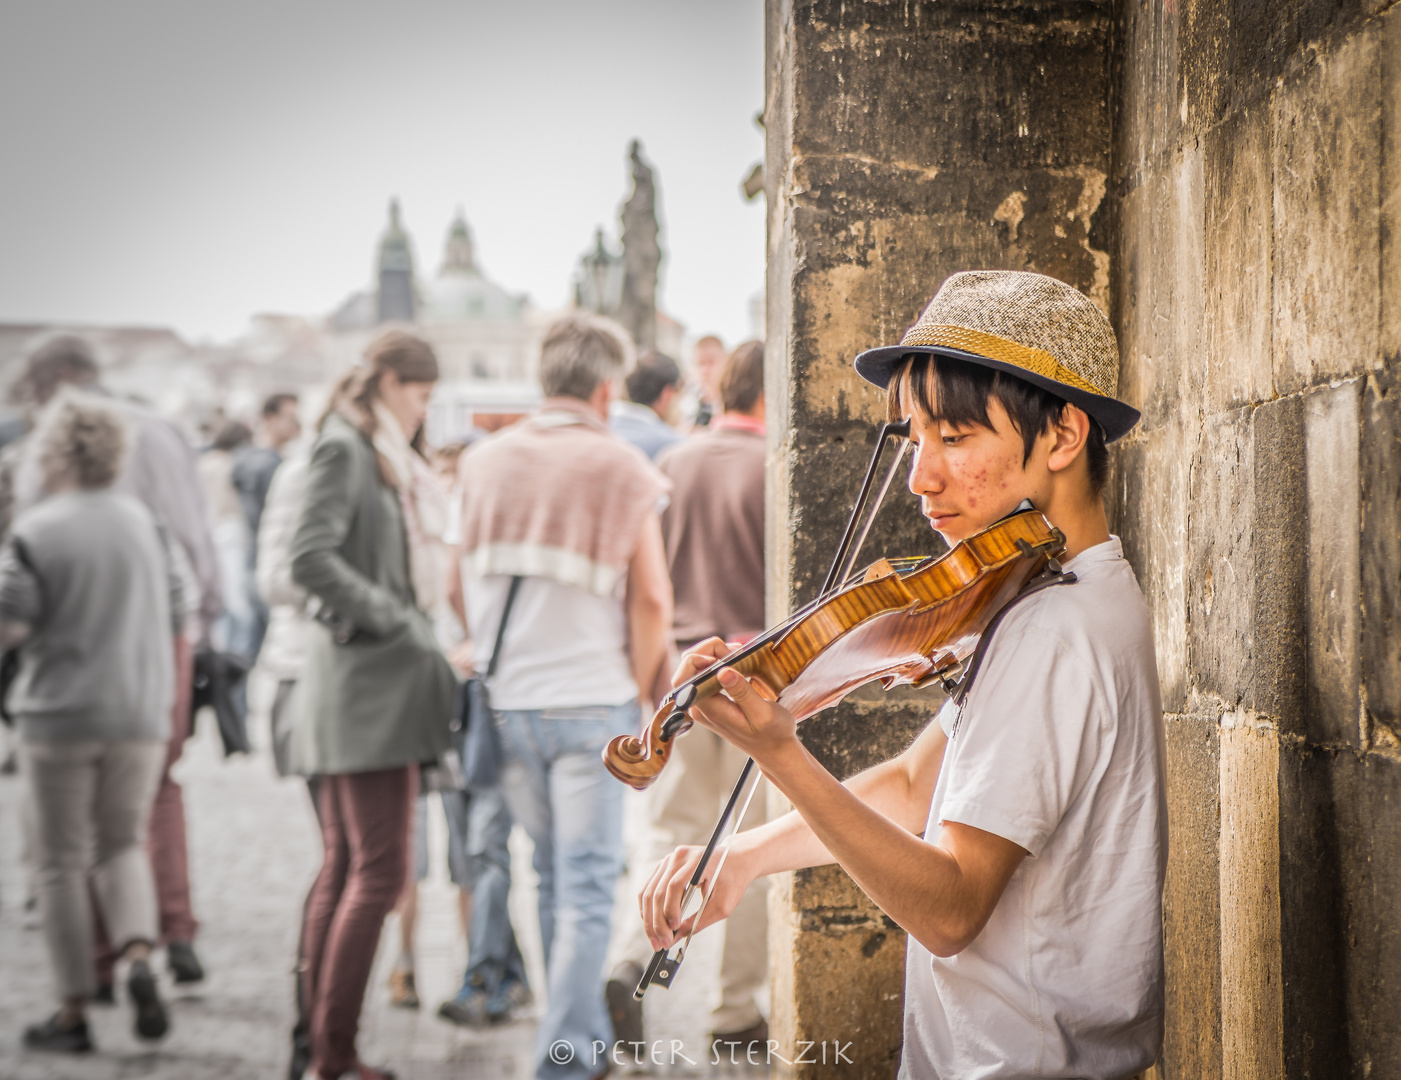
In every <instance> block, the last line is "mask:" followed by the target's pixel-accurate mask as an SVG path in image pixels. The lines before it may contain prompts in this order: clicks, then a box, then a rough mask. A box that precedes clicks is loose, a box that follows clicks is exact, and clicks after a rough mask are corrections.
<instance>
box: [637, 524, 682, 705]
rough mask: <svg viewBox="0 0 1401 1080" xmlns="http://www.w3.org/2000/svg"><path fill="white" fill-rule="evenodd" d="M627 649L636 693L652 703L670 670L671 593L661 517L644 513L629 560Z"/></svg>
mask: <svg viewBox="0 0 1401 1080" xmlns="http://www.w3.org/2000/svg"><path fill="white" fill-rule="evenodd" d="M627 616H628V649H629V652H630V654H631V660H632V674H633V678H634V679H636V680H637V691H638V694H639V695H640V696H641V697H643V698H645V699H647V700H648V701H650V702H653V703H655V702H656V701H657V700H658V699H659V698H661V697H663V696H665V694H666V689H667V680H666V672H667V671H669V670H670V664H669V663H668V661H669V660H670V652H671V616H672V595H671V578H670V576H669V575H668V574H667V568H666V548H665V547H664V546H663V544H662V523H661V518H659V517H658V516H657V515H656V514H649V515H647V521H646V522H645V523H644V524H643V526H642V535H641V537H640V538H639V539H638V542H637V550H636V551H634V552H633V555H632V558H631V559H630V560H628V577H627Z"/></svg>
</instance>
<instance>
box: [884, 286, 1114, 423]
mask: <svg viewBox="0 0 1401 1080" xmlns="http://www.w3.org/2000/svg"><path fill="white" fill-rule="evenodd" d="M918 353H925V354H928V355H932V356H945V357H948V358H949V359H951V360H963V361H965V362H967V363H970V364H978V365H979V366H981V367H986V368H991V369H993V370H994V371H1000V372H1003V373H1004V374H1006V375H1013V376H1015V377H1016V378H1018V379H1024V380H1025V381H1026V382H1029V383H1031V384H1033V385H1034V386H1039V387H1041V388H1042V389H1043V390H1046V391H1048V392H1050V393H1052V394H1054V395H1055V396H1056V397H1058V398H1062V399H1063V400H1065V401H1068V402H1070V403H1071V404H1072V405H1078V406H1079V407H1080V408H1082V409H1084V410H1085V412H1086V413H1087V414H1089V416H1090V418H1091V419H1093V420H1096V421H1098V422H1099V425H1100V426H1101V427H1102V428H1104V438H1105V441H1106V442H1113V441H1114V440H1115V439H1117V438H1119V437H1120V436H1121V435H1124V434H1126V433H1127V432H1128V431H1129V429H1130V428H1132V427H1133V426H1134V424H1136V423H1138V417H1139V413H1138V410H1137V409H1135V408H1134V407H1133V406H1132V405H1126V404H1125V403H1124V402H1122V401H1120V400H1118V398H1117V397H1115V394H1116V393H1117V392H1118V388H1119V345H1118V342H1117V341H1116V340H1115V338H1114V328H1113V327H1112V326H1110V325H1109V320H1108V319H1106V318H1105V317H1104V316H1103V315H1102V314H1101V313H1100V310H1099V308H1097V307H1095V305H1094V304H1093V303H1092V302H1091V300H1090V298H1089V297H1087V296H1086V295H1085V294H1084V293H1082V292H1080V291H1079V290H1078V289H1073V288H1071V287H1070V286H1069V285H1067V284H1065V283H1064V282H1063V281H1057V280H1056V279H1055V278H1052V277H1047V276H1046V275H1045V274H1028V273H1025V272H1023V271H1017V270H969V271H966V272H964V273H961V274H954V275H953V276H952V277H950V278H948V279H947V280H946V281H945V282H944V284H943V285H941V286H940V287H939V291H938V292H937V293H936V294H935V295H934V299H933V300H931V301H929V306H928V307H926V308H925V309H924V313H923V314H922V315H920V317H919V321H918V322H916V323H915V324H914V326H912V327H910V329H909V330H907V331H906V332H905V336H904V337H903V338H901V339H900V344H899V345H886V346H882V347H881V348H878V349H867V350H866V351H865V352H863V353H861V354H860V355H859V356H857V358H856V373H857V374H858V375H860V376H861V377H862V378H863V379H865V380H866V381H867V382H869V383H874V384H875V385H876V386H879V387H881V388H882V389H883V388H885V387H886V386H887V385H888V384H889V383H890V380H891V378H892V376H894V374H895V372H896V371H897V370H898V369H899V368H900V366H901V364H902V363H903V362H904V361H905V359H906V358H907V357H909V356H911V355H914V354H918Z"/></svg>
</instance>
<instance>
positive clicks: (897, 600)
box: [603, 421, 1074, 999]
mask: <svg viewBox="0 0 1401 1080" xmlns="http://www.w3.org/2000/svg"><path fill="white" fill-rule="evenodd" d="M891 438H898V439H900V440H901V441H900V447H899V450H898V451H897V453H896V455H895V459H894V461H893V463H892V464H891V467H890V469H889V471H888V473H887V475H886V477H885V481H884V484H883V486H882V488H881V491H880V494H879V496H878V497H877V498H876V500H875V503H874V506H873V508H872V510H871V512H870V514H869V515H867V516H866V519H865V524H864V527H862V528H861V529H860V530H859V532H858V529H857V522H858V520H859V519H860V518H861V517H862V511H863V508H864V507H865V505H866V503H867V501H868V497H869V495H870V492H871V489H872V485H873V483H874V480H875V477H876V475H877V471H878V468H879V463H880V458H881V456H882V453H883V451H884V449H885V446H886V444H887V442H888V441H889V440H890V439H891ZM908 442H909V423H908V421H906V422H901V423H891V424H886V425H885V426H884V428H882V430H881V433H880V437H879V439H878V440H877V444H876V449H875V452H874V454H873V455H872V458H871V463H870V466H869V467H868V469H867V471H866V476H865V479H864V481H863V483H862V486H861V491H860V493H859V495H858V496H857V502H856V505H855V506H854V507H853V508H852V513H851V518H850V520H849V521H848V523H847V527H846V530H845V533H844V534H843V536H842V540H841V543H840V545H839V547H838V551H837V556H836V558H835V559H834V560H833V563H832V568H831V570H830V571H829V572H828V574H827V578H826V580H825V581H824V583H823V586H822V589H821V590H820V591H819V593H818V596H817V598H816V599H815V600H813V601H812V602H811V603H809V604H808V605H806V606H805V607H803V608H801V609H800V610H799V611H797V612H795V613H794V614H793V615H792V616H790V617H789V618H788V619H786V620H784V621H783V622H782V623H780V624H779V625H778V626H775V627H774V628H773V629H771V630H769V631H767V632H765V633H764V634H761V635H759V637H757V638H755V639H753V640H752V641H750V642H749V643H747V644H746V645H744V646H743V647H741V648H739V649H737V650H736V651H735V652H733V653H731V654H730V655H729V656H727V657H725V658H724V659H723V660H720V661H717V662H716V663H714V664H712V665H711V666H710V667H708V668H706V669H705V670H703V671H701V672H699V673H697V674H696V675H695V676H693V677H692V678H690V679H688V680H687V681H686V682H684V683H682V684H681V685H680V686H678V687H676V688H675V689H674V690H673V691H672V692H671V693H670V694H669V695H668V696H667V698H666V699H665V700H664V701H663V703H662V705H661V707H660V708H659V709H658V710H657V713H656V715H655V716H653V717H652V719H651V720H650V721H648V722H647V724H646V725H645V726H644V727H643V729H642V731H641V733H640V734H639V735H620V736H618V737H617V738H615V739H613V740H612V742H610V743H609V744H608V745H607V746H606V747H605V748H604V750H603V763H604V765H605V766H606V767H607V769H608V771H609V772H610V773H612V774H613V776H615V777H616V778H617V779H619V780H621V781H622V782H623V783H625V784H628V785H630V786H631V787H633V788H636V789H637V790H639V791H641V790H644V789H646V788H647V787H648V786H649V785H650V784H651V783H652V782H653V781H654V780H656V778H657V777H658V776H659V775H660V774H661V771H662V769H663V768H665V766H666V763H667V761H668V760H669V759H670V756H671V752H672V749H673V746H674V743H675V740H676V739H677V738H678V737H680V736H681V735H682V734H684V733H685V732H686V731H687V730H688V729H689V728H690V727H691V724H692V721H691V719H690V718H689V716H687V710H688V709H690V708H691V707H692V706H694V705H695V704H696V703H697V702H699V701H703V700H705V699H706V698H709V697H713V696H714V695H716V694H718V693H720V692H721V687H720V683H719V680H718V678H717V675H718V674H719V672H720V670H721V669H722V668H726V667H731V668H734V669H735V670H736V671H738V672H739V673H740V674H742V675H744V676H745V677H746V678H748V679H749V681H750V684H751V685H752V686H753V687H754V689H755V690H756V691H757V692H758V693H759V694H761V695H762V696H764V697H766V698H768V699H769V700H770V701H776V702H778V703H779V704H780V705H782V706H784V707H785V708H786V709H788V711H789V712H791V713H792V714H793V716H794V718H795V719H796V720H799V721H801V720H806V719H807V718H809V717H811V716H813V715H814V714H816V713H818V712H820V711H821V710H823V709H825V708H827V707H829V706H831V705H835V704H836V703H837V702H839V701H840V700H841V699H842V698H844V697H845V696H846V695H847V694H849V693H851V691H852V690H854V689H856V688H857V687H859V686H863V685H865V684H866V683H869V682H873V681H875V680H880V682H881V683H882V685H883V686H884V687H885V689H887V690H889V689H891V688H892V687H896V686H905V685H909V686H916V687H919V686H925V685H928V684H930V683H931V682H935V681H937V682H938V683H940V684H941V685H942V686H943V688H944V689H945V690H946V691H948V692H950V693H956V692H957V691H958V690H959V688H960V687H961V688H962V689H963V691H964V692H966V689H967V687H968V685H970V684H971V674H972V673H973V672H974V671H975V669H976V667H977V665H978V664H979V663H980V662H981V656H982V651H981V650H980V649H979V648H978V646H979V643H980V641H982V639H983V636H984V635H985V634H987V633H988V631H989V628H990V627H991V626H992V625H993V624H994V622H995V621H996V620H997V619H998V618H999V616H1000V614H1001V613H1003V612H1005V611H1006V610H1007V608H1008V606H1009V605H1010V604H1011V603H1012V602H1013V601H1014V600H1015V599H1016V598H1017V597H1018V596H1020V595H1024V594H1026V593H1029V592H1030V591H1033V590H1037V589H1039V588H1041V587H1044V586H1045V585H1049V584H1059V583H1062V582H1070V581H1074V575H1073V574H1067V573H1065V572H1063V571H1062V570H1061V567H1060V564H1059V562H1058V559H1059V557H1060V556H1062V555H1063V554H1064V553H1065V536H1064V534H1062V533H1061V531H1060V530H1059V529H1057V528H1055V527H1054V526H1053V525H1052V524H1051V523H1050V522H1049V521H1047V520H1046V518H1045V517H1044V516H1043V515H1042V514H1041V513H1040V512H1038V511H1037V510H1036V509H1035V508H1034V507H1032V505H1031V504H1030V503H1029V502H1023V503H1022V505H1021V506H1019V507H1018V508H1017V509H1016V510H1014V511H1013V512H1012V513H1011V514H1009V515H1008V516H1007V517H1005V518H1003V519H1002V520H1001V521H998V522H996V523H994V524H993V525H990V526H989V527H988V528H986V529H984V530H982V531H981V532H979V533H977V534H975V535H973V536H970V537H968V538H967V539H965V540H962V541H960V542H959V543H957V544H956V545H954V547H953V548H951V549H950V550H949V551H948V552H946V553H945V554H944V555H941V556H938V557H932V556H930V557H905V558H882V559H879V560H877V561H876V562H874V563H872V564H870V565H869V566H868V567H866V568H865V569H864V570H863V571H862V572H860V573H859V574H855V575H852V574H851V567H852V565H853V564H854V562H855V559H856V555H857V552H858V551H859V549H860V546H861V544H862V543H863V542H864V541H865V538H866V536H867V534H868V533H869V531H870V527H871V523H872V521H873V520H874V517H875V514H876V513H877V512H878V511H879V509H880V504H881V502H882V501H883V500H884V497H885V495H886V493H887V491H888V490H889V488H890V485H891V482H892V480H893V479H894V476H895V473H896V471H897V470H898V468H899V464H900V460H901V458H902V457H903V454H904V450H905V448H906V447H907V446H908ZM970 658H971V659H970ZM753 778H754V762H753V760H750V761H749V762H748V763H746V765H745V767H744V770H743V771H742V772H741V774H740V778H739V782H738V783H737V784H736V785H735V789H734V791H733V792H732V793H731V795H730V798H729V800H728V802H727V804H726V806H725V809H724V812H723V813H722V814H721V817H720V821H719V822H718V823H717V824H716V826H715V831H714V832H713V833H712V835H711V837H710V842H709V843H708V844H707V845H706V848H705V851H704V853H703V854H702V856H701V860H700V863H699V864H698V865H697V867H696V870H695V872H694V873H693V875H692V877H691V880H690V883H689V884H688V886H687V889H686V891H685V894H684V895H683V897H682V902H681V906H682V916H683V921H684V919H686V918H688V917H690V918H692V922H691V926H692V930H691V933H694V932H695V931H694V927H695V926H696V925H697V924H699V922H700V916H701V913H702V912H703V911H704V906H705V901H706V899H707V897H706V896H705V895H704V894H703V893H701V892H700V890H701V885H702V882H703V881H704V880H705V871H706V868H707V866H708V865H709V863H710V861H711V859H712V858H713V857H714V856H715V855H716V853H717V851H718V853H719V858H720V862H719V864H718V866H717V869H716V871H715V872H716V874H717V875H718V873H719V869H720V868H721V867H723V865H724V857H725V854H726V853H727V852H728V839H729V837H728V836H725V835H724V834H725V830H726V828H727V825H728V826H729V832H730V835H733V829H734V827H736V826H737V823H738V822H739V821H741V820H743V818H744V813H745V810H746V809H747V808H748V805H749V799H750V798H751V797H752V796H753V793H754V790H755V788H756V787H757V785H756V784H754V783H751V781H752V780H753ZM741 804H742V805H741ZM736 807H739V808H740V809H739V812H738V813H737V814H736V813H735V809H736ZM696 896H699V897H700V905H699V908H698V909H695V910H694V911H693V912H691V911H688V905H689V904H690V901H691V900H692V899H693V898H695V897H696ZM689 943H690V935H689V934H688V935H687V936H686V938H685V939H684V940H683V941H682V942H680V943H679V944H678V945H676V946H673V948H674V949H675V950H676V954H675V955H674V956H671V955H669V950H666V949H661V950H658V951H657V953H656V954H655V955H654V956H653V958H652V962H651V964H650V965H649V966H648V968H647V971H646V973H645V974H644V975H643V977H642V981H641V982H640V983H639V984H638V987H637V990H636V992H635V993H634V995H633V996H634V998H637V999H641V997H642V995H643V993H644V992H645V991H646V989H647V987H648V986H649V985H650V984H651V983H652V982H653V980H656V981H659V982H661V983H662V984H663V985H668V986H669V985H670V980H671V979H672V978H673V977H674V976H675V974H676V970H677V968H678V967H679V965H680V963H681V960H682V958H683V957H684V955H685V950H686V948H687V946H688V945H689Z"/></svg>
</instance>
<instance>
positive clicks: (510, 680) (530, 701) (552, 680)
mask: <svg viewBox="0 0 1401 1080" xmlns="http://www.w3.org/2000/svg"><path fill="white" fill-rule="evenodd" d="M510 584H511V579H510V577H508V576H507V575H505V574H488V575H486V576H485V577H476V576H472V575H469V574H467V573H466V572H465V569H464V573H463V582H462V585H463V590H464V598H465V600H466V604H467V621H468V622H469V623H470V624H471V626H470V630H471V636H472V663H473V665H474V666H475V667H476V669H477V670H478V671H480V672H485V671H486V668H487V663H488V662H489V661H490V660H491V648H492V646H493V645H494V644H495V643H496V631H497V628H498V627H499V626H500V625H501V612H502V610H503V609H504V608H505V606H506V592H507V589H508V588H509V587H510ZM622 589H623V582H622V581H620V582H619V583H618V590H617V592H618V595H613V596H595V595H594V594H593V593H590V592H586V591H585V590H583V589H579V588H576V587H575V586H573V585H562V584H560V583H559V582H558V581H554V580H552V579H550V578H544V577H526V578H522V579H521V585H520V591H519V592H518V593H516V602H515V604H514V605H513V606H512V607H511V618H510V621H509V622H507V624H506V637H505V639H504V640H503V641H502V643H501V657H500V659H499V660H498V661H497V664H496V674H495V675H494V676H492V678H491V679H490V681H489V682H488V684H487V688H488V689H489V690H490V691H491V705H492V708H495V709H567V708H577V707H580V706H586V705H625V704H627V703H628V702H629V701H631V700H633V699H634V698H635V697H637V682H636V680H634V679H633V677H632V664H631V661H630V658H629V656H628V649H627V622H626V616H625V614H624V611H623V601H622V596H621V592H622Z"/></svg>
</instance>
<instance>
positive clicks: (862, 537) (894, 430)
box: [632, 420, 910, 1001]
mask: <svg viewBox="0 0 1401 1080" xmlns="http://www.w3.org/2000/svg"><path fill="white" fill-rule="evenodd" d="M892 438H894V439H899V440H900V445H899V449H898V450H897V451H896V453H895V457H894V459H893V460H892V461H891V463H890V467H889V469H888V470H887V471H886V474H885V478H884V480H883V481H882V483H881V486H880V494H879V495H877V496H876V499H875V501H874V502H872V503H871V510H870V513H868V514H865V515H864V520H863V511H865V509H866V504H867V502H868V500H870V496H871V488H872V487H873V486H874V485H875V481H876V475H877V473H878V472H879V470H880V459H881V456H882V454H883V453H884V452H885V445H886V443H887V442H888V441H889V440H890V439H892ZM909 439H910V422H909V421H908V420H900V421H895V422H892V423H888V424H885V425H884V426H883V427H882V428H881V429H880V436H879V437H878V438H877V439H876V448H875V451H874V452H873V453H872V454H871V462H870V464H869V465H868V466H867V467H866V475H865V478H864V479H863V480H862V481H861V490H860V492H859V493H858V494H857V496H856V502H855V504H854V505H853V506H852V508H851V517H850V518H849V519H848V520H847V523H846V529H845V530H844V531H843V532H842V538H841V542H840V543H838V545H837V554H836V557H835V558H834V559H833V560H832V566H831V569H829V570H828V571H827V577H826V579H825V580H824V581H823V582H822V588H821V589H820V590H819V591H818V594H817V597H816V599H815V600H813V602H812V603H813V604H816V603H818V602H820V601H821V600H823V599H824V598H825V597H826V596H827V595H828V594H829V593H831V592H832V590H833V589H834V588H835V587H838V586H839V583H840V584H844V583H845V582H846V580H847V578H848V577H850V576H851V570H852V567H853V566H855V564H856V559H857V557H858V556H859V555H860V553H861V549H862V547H864V546H865V544H866V538H867V537H868V536H869V535H870V533H871V526H872V525H873V524H874V523H875V519H876V515H877V514H878V513H879V512H880V508H881V505H882V504H883V503H884V502H885V497H886V495H887V494H889V492H890V485H891V484H892V483H893V482H894V480H895V475H896V473H897V472H899V470H900V462H901V461H902V460H903V459H904V456H905V448H906V447H907V446H908V445H909ZM858 523H859V529H858ZM809 606H811V605H809ZM731 659H732V658H731ZM724 662H725V661H723V660H722V661H720V662H719V663H720V664H723V663H724ZM716 666H719V664H717V665H716ZM710 670H711V669H707V670H706V671H705V672H702V673H701V674H700V675H698V676H697V677H696V678H697V679H700V678H704V677H705V676H706V675H708V674H709V673H710ZM695 696H696V688H695V684H694V682H692V683H687V684H684V685H682V686H680V687H678V688H677V689H676V693H675V696H674V704H675V711H674V712H673V713H672V716H673V717H675V716H676V715H677V714H680V715H681V716H682V717H684V716H685V714H686V711H687V710H688V709H690V707H691V705H692V704H693V703H694V701H695ZM668 719H671V718H670V717H669V718H668ZM685 726H686V727H689V726H690V724H689V722H688V723H687V724H686V725H685ZM680 733H681V729H680V728H679V725H678V728H677V729H676V730H675V734H680ZM758 789H759V785H758V782H757V780H756V778H755V770H754V759H753V758H748V759H747V760H746V761H745V763H744V768H743V769H741V770H740V774H739V779H738V780H737V781H735V786H734V790H733V791H731V792H730V797H729V799H727V800H726V801H725V809H724V810H722V811H721V813H720V820H718V821H717V822H716V823H715V828H714V830H713V831H712V832H711V834H710V839H709V840H708V841H707V842H706V845H705V850H704V851H703V852H701V857H700V862H698V863H696V869H695V871H694V872H693V873H692V874H691V880H690V881H689V882H687V883H686V889H685V891H684V892H682V894H681V923H682V925H684V924H685V923H686V921H687V920H688V919H689V920H690V923H691V928H690V930H688V931H687V932H686V936H685V938H683V939H682V940H681V941H679V942H676V943H673V944H672V945H671V946H669V947H668V948H665V949H658V950H657V951H656V952H654V953H653V954H652V960H651V962H650V963H649V964H648V965H647V970H646V971H644V972H643V973H642V978H641V979H640V980H639V981H638V983H637V989H636V990H634V991H633V993H632V996H633V1000H634V1001H641V1000H642V996H643V995H644V994H645V993H647V988H648V987H649V986H651V985H653V983H656V984H657V985H660V986H661V987H662V988H663V989H670V987H671V985H672V983H673V981H674V980H675V978H676V972H677V969H678V968H680V967H681V961H682V960H684V959H685V958H686V950H687V949H688V948H690V945H691V938H693V937H694V936H695V933H696V928H697V927H698V926H699V925H700V921H701V916H703V915H704V914H705V909H706V906H707V905H708V904H709V903H710V895H711V893H712V892H713V891H714V890H712V889H705V888H703V887H702V885H703V883H704V881H705V872H706V869H707V868H708V867H709V865H710V862H711V860H712V859H714V858H716V857H717V855H718V859H719V861H718V862H716V864H715V877H716V878H719V876H720V872H721V871H722V870H723V869H724V868H725V860H726V859H727V858H729V855H730V842H731V841H732V840H733V839H734V835H735V833H736V832H738V831H739V826H740V823H741V822H742V821H743V820H744V815H745V814H747V813H748V812H749V803H750V801H751V800H752V799H753V798H754V792H755V791H757V790H758ZM741 802H742V803H743V805H740V804H741ZM737 806H738V807H739V812H738V813H735V808H736V807H737ZM697 896H699V897H700V903H699V905H697V906H696V909H695V912H694V914H688V908H689V907H690V906H691V905H692V904H693V903H694V902H695V899H696V897H697Z"/></svg>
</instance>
